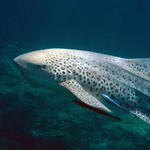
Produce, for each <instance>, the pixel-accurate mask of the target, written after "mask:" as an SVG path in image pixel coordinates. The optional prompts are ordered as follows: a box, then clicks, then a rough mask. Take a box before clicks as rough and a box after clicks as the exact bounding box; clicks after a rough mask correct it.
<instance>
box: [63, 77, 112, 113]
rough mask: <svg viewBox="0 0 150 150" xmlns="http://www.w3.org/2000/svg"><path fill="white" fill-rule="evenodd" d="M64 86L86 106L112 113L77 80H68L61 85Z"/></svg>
mask: <svg viewBox="0 0 150 150" xmlns="http://www.w3.org/2000/svg"><path fill="white" fill-rule="evenodd" d="M60 84H61V85H62V86H64V87H65V88H67V89H68V90H69V91H70V92H72V93H73V94H74V95H75V96H76V97H77V98H79V99H80V100H81V101H82V102H84V103H85V104H87V105H89V106H92V107H94V108H98V109H100V110H103V111H106V112H111V110H110V109H109V108H107V107H106V106H105V105H103V104H102V103H101V102H100V101H99V100H98V99H97V98H95V97H94V96H93V95H91V94H90V93H89V92H87V91H86V90H85V89H84V88H83V87H82V85H80V84H79V83H78V82H76V81H75V80H73V79H71V80H67V81H65V82H62V83H60Z"/></svg>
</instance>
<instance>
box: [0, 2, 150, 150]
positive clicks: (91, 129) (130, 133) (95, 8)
mask: <svg viewBox="0 0 150 150" xmlns="http://www.w3.org/2000/svg"><path fill="white" fill-rule="evenodd" d="M55 47H57V48H75V49H83V50H90V51H95V52H100V53H106V54H110V55H116V56H120V57H127V58H132V57H150V1H149V0H126V1H121V0H53V1H52V0H43V1H42V0H5V1H2V0H1V1H0V150H143V149H145V150H149V149H150V146H149V145H150V126H149V125H148V124H146V123H144V122H143V121H139V120H138V121H137V120H133V119H129V118H126V119H125V120H124V121H123V122H118V121H115V120H113V119H110V118H108V117H106V116H101V115H99V114H96V113H94V112H91V111H90V110H86V109H83V108H81V107H79V106H77V105H76V104H74V103H73V101H72V100H71V99H68V98H67V97H65V96H62V95H61V96H59V95H58V94H57V91H48V90H45V89H42V88H37V87H36V86H31V85H30V84H29V83H28V82H27V81H26V80H24V79H23V78H22V77H21V75H20V74H19V73H18V71H17V70H16V68H15V67H14V65H13V62H12V60H13V58H14V57H16V56H17V55H19V54H22V53H25V52H28V51H31V50H36V49H44V48H55Z"/></svg>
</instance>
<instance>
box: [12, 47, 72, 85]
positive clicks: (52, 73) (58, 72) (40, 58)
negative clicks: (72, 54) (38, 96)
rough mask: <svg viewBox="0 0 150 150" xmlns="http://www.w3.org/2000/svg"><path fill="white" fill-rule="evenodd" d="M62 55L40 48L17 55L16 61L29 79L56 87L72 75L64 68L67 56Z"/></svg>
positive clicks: (17, 65) (16, 64) (19, 68)
mask: <svg viewBox="0 0 150 150" xmlns="http://www.w3.org/2000/svg"><path fill="white" fill-rule="evenodd" d="M62 56H63V55H62V53H59V52H54V51H53V50H51V51H49V50H39V51H35V52H29V53H26V54H23V55H20V56H18V57H16V58H15V59H14V63H15V66H16V67H17V68H18V70H19V71H20V72H21V74H22V75H23V76H24V77H25V78H27V79H28V80H29V81H32V82H34V83H37V84H39V85H43V86H46V87H53V88H54V87H57V85H58V84H57V83H58V82H63V81H64V80H66V78H69V77H70V75H71V74H70V73H71V72H70V71H69V70H67V71H66V68H64V67H65V66H64V64H65V57H62Z"/></svg>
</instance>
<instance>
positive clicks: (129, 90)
mask: <svg viewBox="0 0 150 150" xmlns="http://www.w3.org/2000/svg"><path fill="white" fill-rule="evenodd" d="M14 61H15V64H16V65H17V67H18V68H19V70H20V71H21V72H22V73H23V74H24V75H25V76H27V77H28V78H29V79H30V80H33V81H35V82H37V83H39V84H41V85H43V86H46V87H49V88H56V89H57V88H62V87H63V88H66V89H68V90H69V91H70V92H71V93H73V94H74V95H75V96H76V97H77V98H79V99H80V100H81V101H82V102H84V103H85V104H87V105H89V106H92V107H94V108H98V109H100V110H103V111H105V112H108V113H111V112H113V111H115V110H121V111H123V112H127V113H129V114H132V115H134V116H137V117H138V118H140V119H142V120H144V121H145V122H147V123H150V59H149V58H145V59H124V58H119V57H114V56H109V55H104V54H99V53H94V52H88V51H80V50H71V49H47V50H39V51H34V52H30V53H26V54H23V55H20V56H18V57H16V58H15V59H14Z"/></svg>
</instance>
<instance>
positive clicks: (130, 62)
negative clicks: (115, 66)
mask: <svg viewBox="0 0 150 150" xmlns="http://www.w3.org/2000/svg"><path fill="white" fill-rule="evenodd" d="M125 64H126V65H127V67H128V68H129V69H130V71H131V72H134V73H136V74H137V75H139V76H140V77H142V78H144V79H146V80H148V81H150V58H143V59H126V60H125Z"/></svg>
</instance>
